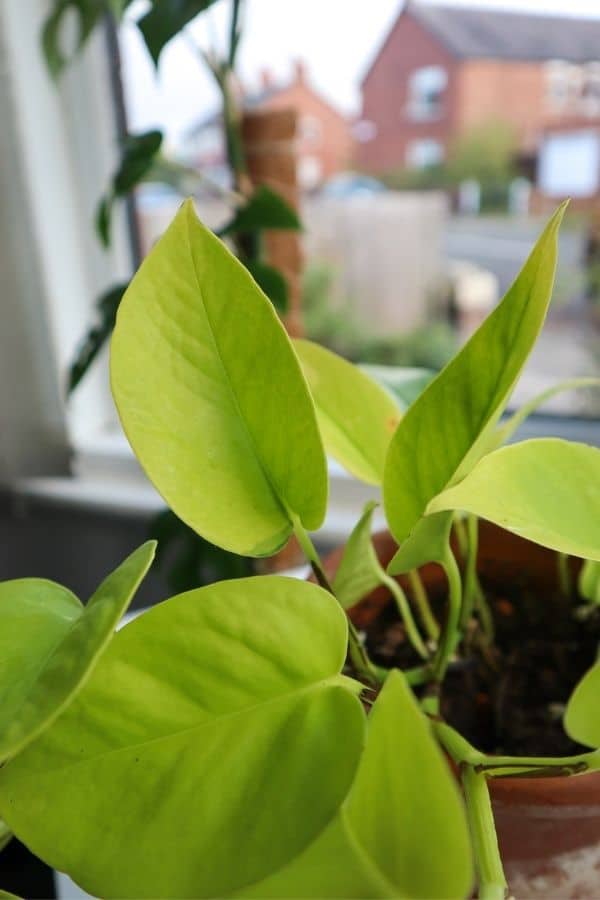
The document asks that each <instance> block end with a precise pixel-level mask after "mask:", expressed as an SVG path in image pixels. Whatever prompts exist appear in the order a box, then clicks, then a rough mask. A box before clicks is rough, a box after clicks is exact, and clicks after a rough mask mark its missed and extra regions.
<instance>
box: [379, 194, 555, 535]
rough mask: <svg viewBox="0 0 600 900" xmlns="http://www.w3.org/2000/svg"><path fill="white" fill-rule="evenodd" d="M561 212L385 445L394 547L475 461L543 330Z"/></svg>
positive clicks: (386, 498)
mask: <svg viewBox="0 0 600 900" xmlns="http://www.w3.org/2000/svg"><path fill="white" fill-rule="evenodd" d="M564 209H565V206H564V204H563V206H561V207H560V208H559V209H558V211H557V212H556V213H555V215H554V216H553V217H552V219H551V220H550V222H549V223H548V225H547V226H546V228H545V229H544V232H543V233H542V235H541V237H540V239H539V240H538V242H537V244H536V246H535V247H534V249H533V251H532V253H531V255H530V257H529V259H528V260H527V262H526V263H525V265H524V267H523V269H522V270H521V273H520V274H519V276H518V278H517V280H516V281H515V283H514V284H513V286H512V287H511V288H510V290H509V291H508V293H507V294H506V296H505V297H504V299H503V300H502V302H501V303H500V304H499V306H498V307H497V308H496V309H495V310H494V311H493V312H492V313H491V315H490V316H488V318H487V319H486V321H485V322H484V323H483V324H482V325H481V327H480V328H479V329H478V330H477V331H476V332H475V334H474V335H473V336H472V337H471V338H470V340H469V341H468V342H467V343H466V344H465V346H464V347H463V348H462V350H461V351H460V353H458V354H457V356H455V357H454V359H453V360H451V362H450V363H448V365H447V366H446V368H445V369H444V370H443V371H442V372H441V373H440V374H439V375H438V377H437V378H436V379H435V380H434V381H432V383H431V384H430V385H429V387H427V388H426V389H425V391H424V392H423V393H422V394H421V395H420V397H418V398H417V400H416V401H415V402H414V403H413V405H412V406H411V407H410V409H409V410H408V412H407V413H406V415H405V416H404V418H403V419H402V421H401V422H400V425H399V426H398V428H397V430H396V433H395V435H394V437H393V439H392V442H391V444H390V448H389V452H388V456H387V460H386V465H385V474H384V505H385V511H386V517H387V520H388V523H389V525H390V529H391V531H392V534H393V535H394V537H395V538H396V540H397V541H398V543H399V544H401V543H402V542H403V541H404V540H406V538H407V537H408V536H409V535H410V533H411V531H412V530H413V528H414V527H415V525H416V524H417V522H418V521H419V519H420V518H421V516H423V515H424V514H425V510H426V508H427V505H428V503H429V502H430V501H431V500H432V499H433V497H435V496H436V495H437V494H439V493H441V492H442V491H443V490H445V488H447V487H448V486H450V485H451V484H453V483H455V482H456V481H458V480H460V478H461V477H462V476H463V475H465V474H466V473H467V472H468V471H470V469H471V468H472V467H473V465H474V464H475V463H476V462H477V460H478V459H479V458H480V456H481V454H482V453H483V452H486V449H487V447H486V443H487V442H488V441H489V435H490V433H491V432H492V430H493V429H494V428H495V425H496V423H497V421H498V419H499V417H500V415H501V414H502V411H503V409H504V407H505V405H506V402H507V400H508V398H509V397H510V394H511V393H512V390H513V388H514V386H515V383H516V381H517V379H518V377H519V374H520V372H521V370H522V368H523V365H524V363H525V361H526V360H527V357H528V356H529V353H530V351H531V348H532V347H533V344H534V343H535V339H536V337H537V335H538V333H539V331H540V329H541V327H542V324H543V322H544V318H545V315H546V310H547V308H548V304H549V302H550V295H551V291H552V284H553V280H554V271H555V268H556V237H557V231H558V227H559V225H560V221H561V219H562V216H563V213H564Z"/></svg>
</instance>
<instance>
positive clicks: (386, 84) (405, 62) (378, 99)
mask: <svg viewBox="0 0 600 900" xmlns="http://www.w3.org/2000/svg"><path fill="white" fill-rule="evenodd" d="M430 65H432V66H433V65H436V66H437V65H439V66H443V67H444V68H445V69H446V71H447V73H448V86H447V88H446V91H445V93H444V103H443V108H442V110H441V115H440V116H439V117H438V118H436V119H435V120H428V121H422V122H418V121H414V120H412V119H411V117H410V115H409V113H408V111H407V100H408V83H409V78H410V75H411V74H412V73H413V72H414V71H415V69H418V68H420V67H422V66H430ZM458 67H459V64H458V61H457V60H456V59H455V58H454V57H453V56H452V55H451V54H450V53H449V52H448V51H447V50H446V48H445V47H444V46H443V45H442V44H440V43H439V41H437V40H436V39H435V38H434V37H433V36H432V35H430V33H429V32H428V31H427V30H426V29H425V28H423V26H422V25H421V24H420V23H419V22H418V21H417V20H416V19H414V18H413V17H412V16H411V14H410V12H409V11H406V12H404V13H403V14H402V15H401V16H400V17H399V19H398V20H397V22H396V24H395V26H394V27H393V28H392V31H391V32H390V34H389V35H388V37H387V40H386V41H385V43H384V45H383V47H382V48H381V50H380V51H379V53H378V55H377V58H376V60H375V63H374V65H373V67H372V68H371V70H370V71H369V73H368V74H367V77H366V78H365V81H364V83H363V105H362V118H363V119H366V120H367V121H370V122H373V123H374V125H375V126H376V128H377V134H376V136H375V137H374V138H373V140H371V141H368V142H366V143H362V144H361V143H357V146H356V161H357V164H358V165H359V166H360V167H361V168H364V169H366V170H369V171H373V172H379V173H381V172H386V171H392V170H394V169H400V168H402V167H403V166H404V164H405V160H406V149H407V146H408V144H409V143H410V142H411V141H414V140H419V139H423V138H432V139H434V140H437V141H440V142H441V143H442V144H443V145H444V147H447V145H448V142H449V139H450V137H451V135H452V134H453V132H454V121H455V106H456V73H457V70H458Z"/></svg>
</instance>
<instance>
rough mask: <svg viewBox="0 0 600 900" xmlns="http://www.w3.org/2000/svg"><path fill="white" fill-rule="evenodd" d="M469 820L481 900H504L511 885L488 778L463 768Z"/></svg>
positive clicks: (466, 766)
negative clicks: (503, 862)
mask: <svg viewBox="0 0 600 900" xmlns="http://www.w3.org/2000/svg"><path fill="white" fill-rule="evenodd" d="M461 780H462V784H463V789H464V792H465V800H466V804H467V817H468V820H469V828H470V830H471V840H472V842H473V855H474V857H475V871H476V873H477V880H478V882H479V890H478V897H479V900H504V898H505V897H506V892H507V889H508V885H507V883H506V877H505V875H504V869H503V868H502V860H501V859H500V850H499V847H498V838H497V835H496V826H495V823H494V813H493V811H492V804H491V801H490V794H489V790H488V785H487V781H486V777H485V775H484V774H483V773H481V772H476V771H475V769H474V768H473V766H469V765H463V766H462V767H461Z"/></svg>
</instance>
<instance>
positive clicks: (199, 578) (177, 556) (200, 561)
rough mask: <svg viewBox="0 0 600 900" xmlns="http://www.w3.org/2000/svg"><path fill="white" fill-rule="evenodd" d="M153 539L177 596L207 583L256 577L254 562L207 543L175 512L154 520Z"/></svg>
mask: <svg viewBox="0 0 600 900" xmlns="http://www.w3.org/2000/svg"><path fill="white" fill-rule="evenodd" d="M149 537H151V538H153V539H154V540H155V541H157V551H156V562H157V565H159V566H162V567H163V569H164V570H165V575H166V580H167V584H168V585H169V589H170V590H171V591H172V592H173V593H176V594H181V593H183V592H184V591H189V590H192V588H197V587H199V586H200V585H203V584H212V583H213V582H215V581H222V580H225V579H228V578H244V577H246V576H248V575H253V574H254V565H253V561H252V560H251V559H248V558H247V557H244V556H238V555H237V554H236V553H228V552H227V550H222V549H221V548H220V547H216V546H215V545H214V544H211V543H209V542H208V541H205V540H204V538H201V537H200V535H198V534H196V532H195V531H193V530H192V529H191V528H190V527H189V526H188V525H186V524H185V522H182V521H181V519H178V518H177V516H176V515H175V513H174V512H172V511H171V510H170V509H165V510H163V512H161V513H159V514H158V515H157V516H156V517H155V518H154V519H153V521H152V523H151V526H150V532H149Z"/></svg>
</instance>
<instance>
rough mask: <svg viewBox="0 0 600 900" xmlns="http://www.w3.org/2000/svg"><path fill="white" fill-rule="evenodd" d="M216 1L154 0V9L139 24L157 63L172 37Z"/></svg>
mask: <svg viewBox="0 0 600 900" xmlns="http://www.w3.org/2000/svg"><path fill="white" fill-rule="evenodd" d="M214 2H215V0H154V2H153V3H152V9H151V10H150V11H149V12H147V13H146V15H145V16H143V17H142V18H141V19H140V20H139V22H138V23H137V24H138V28H139V29H140V31H141V32H142V34H143V36H144V40H145V42H146V46H147V48H148V52H149V53H150V56H151V57H152V59H153V60H154V62H155V63H158V58H159V56H160V54H161V51H162V49H163V47H165V45H166V44H168V43H169V41H170V40H171V38H173V37H175V35H176V34H177V33H178V32H179V31H181V29H182V28H184V27H185V26H186V25H187V24H188V23H189V22H191V21H192V19H194V18H195V17H196V16H197V15H198V13H201V12H203V11H204V10H205V9H208V7H209V6H212V4H213V3H214Z"/></svg>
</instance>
